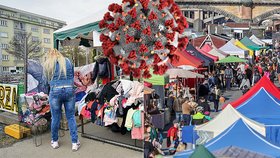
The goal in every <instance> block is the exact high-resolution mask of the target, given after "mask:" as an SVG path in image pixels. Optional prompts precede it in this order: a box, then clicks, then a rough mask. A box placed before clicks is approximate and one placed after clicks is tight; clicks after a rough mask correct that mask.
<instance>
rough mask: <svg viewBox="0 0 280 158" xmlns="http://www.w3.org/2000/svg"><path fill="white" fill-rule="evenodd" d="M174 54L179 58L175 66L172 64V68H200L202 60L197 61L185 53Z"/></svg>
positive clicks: (178, 51) (177, 52)
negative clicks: (186, 66) (187, 66)
mask: <svg viewBox="0 0 280 158" xmlns="http://www.w3.org/2000/svg"><path fill="white" fill-rule="evenodd" d="M174 54H176V55H178V56H179V61H178V62H177V63H175V64H172V65H173V66H181V65H191V66H194V67H196V68H197V67H200V66H201V65H202V63H203V61H202V60H200V59H198V58H197V57H195V56H192V55H190V54H189V53H187V52H186V51H180V50H177V51H176V52H175V53H174ZM169 62H170V60H169Z"/></svg>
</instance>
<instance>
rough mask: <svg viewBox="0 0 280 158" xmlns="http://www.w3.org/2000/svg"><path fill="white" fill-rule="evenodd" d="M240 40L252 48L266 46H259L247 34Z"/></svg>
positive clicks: (256, 48)
mask: <svg viewBox="0 0 280 158" xmlns="http://www.w3.org/2000/svg"><path fill="white" fill-rule="evenodd" d="M240 42H241V43H243V44H244V45H245V46H246V47H248V48H249V49H251V50H260V49H265V47H262V46H259V45H257V44H256V43H254V42H253V41H251V40H250V39H249V38H248V37H247V36H245V37H244V38H243V39H242V40H240Z"/></svg>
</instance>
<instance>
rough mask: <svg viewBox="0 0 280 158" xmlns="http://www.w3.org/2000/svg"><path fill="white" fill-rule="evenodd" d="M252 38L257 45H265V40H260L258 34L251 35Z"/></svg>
mask: <svg viewBox="0 0 280 158" xmlns="http://www.w3.org/2000/svg"><path fill="white" fill-rule="evenodd" d="M250 40H252V41H253V42H254V43H256V44H257V45H259V46H265V44H266V43H265V42H264V41H262V40H260V39H259V38H258V37H257V36H255V35H252V36H251V37H250Z"/></svg>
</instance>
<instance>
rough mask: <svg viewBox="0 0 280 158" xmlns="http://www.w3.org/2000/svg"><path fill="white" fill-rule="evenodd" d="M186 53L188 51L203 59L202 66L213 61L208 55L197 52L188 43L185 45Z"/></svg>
mask: <svg viewBox="0 0 280 158" xmlns="http://www.w3.org/2000/svg"><path fill="white" fill-rule="evenodd" d="M187 53H189V54H190V55H192V56H195V57H197V58H199V59H201V60H203V61H204V63H203V66H209V65H211V64H213V63H214V60H213V59H211V58H210V57H208V56H206V55H204V54H202V53H201V52H199V51H198V50H197V49H196V48H195V47H194V46H193V45H192V44H190V43H189V44H188V46H187Z"/></svg>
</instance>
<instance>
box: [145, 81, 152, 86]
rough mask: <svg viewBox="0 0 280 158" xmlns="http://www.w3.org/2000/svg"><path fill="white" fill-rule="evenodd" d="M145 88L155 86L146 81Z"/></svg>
mask: <svg viewBox="0 0 280 158" xmlns="http://www.w3.org/2000/svg"><path fill="white" fill-rule="evenodd" d="M144 86H145V87H149V88H152V87H153V84H151V83H150V82H145V81H144Z"/></svg>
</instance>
